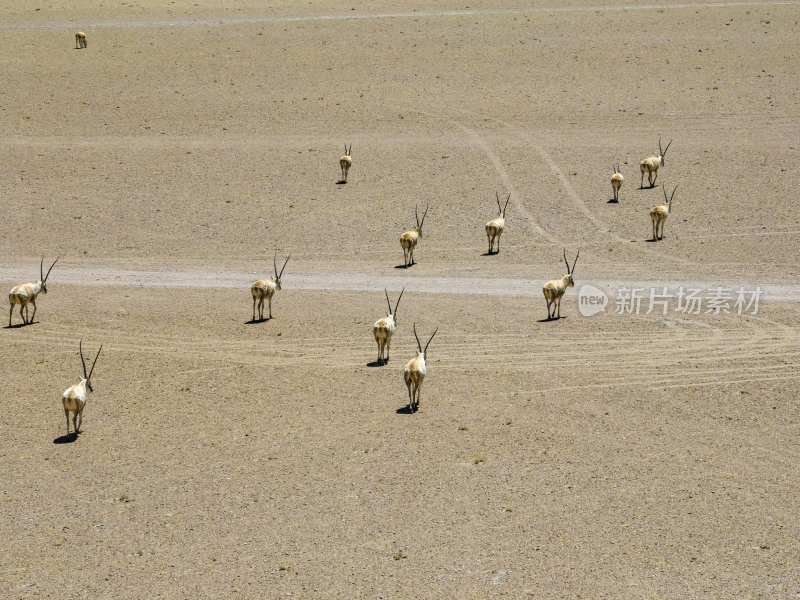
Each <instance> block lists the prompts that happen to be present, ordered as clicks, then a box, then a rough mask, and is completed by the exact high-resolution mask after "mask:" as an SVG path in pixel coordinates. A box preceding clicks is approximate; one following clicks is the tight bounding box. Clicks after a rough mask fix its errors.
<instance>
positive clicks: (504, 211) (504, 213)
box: [503, 194, 511, 218]
mask: <svg viewBox="0 0 800 600" xmlns="http://www.w3.org/2000/svg"><path fill="white" fill-rule="evenodd" d="M509 200H511V194H509V195H508V198H506V204H505V206H504V207H503V218H505V216H506V209H507V208H508V201H509Z"/></svg>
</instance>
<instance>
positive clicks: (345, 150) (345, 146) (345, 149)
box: [344, 144, 347, 155]
mask: <svg viewBox="0 0 800 600" xmlns="http://www.w3.org/2000/svg"><path fill="white" fill-rule="evenodd" d="M344 153H345V155H347V144H345V145H344Z"/></svg>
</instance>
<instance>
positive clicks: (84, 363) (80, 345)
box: [78, 340, 89, 380]
mask: <svg viewBox="0 0 800 600" xmlns="http://www.w3.org/2000/svg"><path fill="white" fill-rule="evenodd" d="M78 352H80V353H81V364H83V376H84V377H85V378H86V379H87V380H88V379H89V377H88V376H87V375H86V361H85V360H84V359H83V340H80V341H79V342H78Z"/></svg>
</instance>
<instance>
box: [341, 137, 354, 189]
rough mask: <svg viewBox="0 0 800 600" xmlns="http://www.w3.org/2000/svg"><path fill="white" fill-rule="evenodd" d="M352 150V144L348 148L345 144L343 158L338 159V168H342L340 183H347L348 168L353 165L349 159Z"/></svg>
mask: <svg viewBox="0 0 800 600" xmlns="http://www.w3.org/2000/svg"><path fill="white" fill-rule="evenodd" d="M352 150H353V144H350V147H349V148H348V147H347V144H345V145H344V156H342V158H340V159H339V166H340V167H342V183H347V172H348V171H349V170H350V167H351V166H352V165H353V159H352V158H350V152H351V151H352Z"/></svg>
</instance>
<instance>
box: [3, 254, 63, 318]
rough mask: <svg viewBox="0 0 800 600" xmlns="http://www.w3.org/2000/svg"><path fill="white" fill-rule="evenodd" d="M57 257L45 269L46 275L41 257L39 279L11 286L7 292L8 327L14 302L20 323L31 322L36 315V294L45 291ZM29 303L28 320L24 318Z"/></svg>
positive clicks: (44, 292)
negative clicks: (31, 309) (30, 313)
mask: <svg viewBox="0 0 800 600" xmlns="http://www.w3.org/2000/svg"><path fill="white" fill-rule="evenodd" d="M59 258H60V257H56V259H55V260H54V261H53V264H52V265H50V268H49V269H47V275H45V274H44V258H43V259H42V262H41V263H39V277H40V279H39V281H37V282H36V283H21V284H19V285H17V286H14V287H13V288H11V291H10V292H9V293H8V301H9V303H10V304H11V310H10V311H9V313H8V326H9V327H11V315H12V314H13V313H14V305H15V304H18V305H19V316H20V317H22V324H23V325H29V324H30V323H33V319H34V317H36V296H38V295H39V294H46V293H47V277H48V276H49V275H50V271H52V270H53V267H54V266H56V263H57V262H58V259H59ZM29 303H30V304H33V314H32V315H31V317H30V320H28V319H27V318H26V315H27V314H28V312H29V309H28V304H29Z"/></svg>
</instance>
